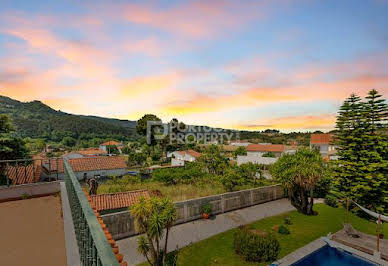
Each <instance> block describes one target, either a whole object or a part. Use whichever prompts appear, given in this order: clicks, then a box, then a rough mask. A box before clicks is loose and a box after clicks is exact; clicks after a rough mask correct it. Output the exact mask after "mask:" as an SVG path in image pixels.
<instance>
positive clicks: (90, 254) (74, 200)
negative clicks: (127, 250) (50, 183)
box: [64, 160, 119, 266]
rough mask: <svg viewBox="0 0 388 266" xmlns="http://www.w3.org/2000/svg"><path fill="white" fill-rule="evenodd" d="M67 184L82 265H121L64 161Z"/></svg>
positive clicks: (68, 165) (71, 171) (67, 164)
mask: <svg viewBox="0 0 388 266" xmlns="http://www.w3.org/2000/svg"><path fill="white" fill-rule="evenodd" d="M64 170H65V184H66V190H67V194H68V198H69V203H70V209H71V214H72V217H73V225H74V230H75V233H76V238H77V242H78V249H79V254H80V259H81V264H82V265H97V266H99V265H104V266H105V265H112V266H115V265H117V266H118V265H119V264H118V262H117V259H116V257H115V255H114V253H113V250H112V248H111V246H110V244H109V243H108V240H107V238H106V237H105V234H104V232H103V231H102V228H101V226H100V223H99V222H98V220H97V218H96V216H95V215H94V212H93V210H92V208H91V207H90V204H89V202H88V201H87V199H86V197H85V194H84V193H83V191H82V188H81V185H80V184H79V182H78V180H77V178H76V176H75V174H74V172H73V170H72V169H71V167H70V164H69V162H68V161H67V160H64Z"/></svg>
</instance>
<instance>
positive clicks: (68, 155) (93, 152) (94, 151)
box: [62, 148, 107, 159]
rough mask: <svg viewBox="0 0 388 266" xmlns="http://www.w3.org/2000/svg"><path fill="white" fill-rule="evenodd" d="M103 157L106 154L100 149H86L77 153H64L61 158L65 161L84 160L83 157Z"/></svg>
mask: <svg viewBox="0 0 388 266" xmlns="http://www.w3.org/2000/svg"><path fill="white" fill-rule="evenodd" d="M104 155H107V152H106V151H104V150H102V149H99V148H87V149H82V150H79V151H72V152H68V153H65V154H64V155H62V157H64V158H67V159H74V158H84V157H92V156H104Z"/></svg>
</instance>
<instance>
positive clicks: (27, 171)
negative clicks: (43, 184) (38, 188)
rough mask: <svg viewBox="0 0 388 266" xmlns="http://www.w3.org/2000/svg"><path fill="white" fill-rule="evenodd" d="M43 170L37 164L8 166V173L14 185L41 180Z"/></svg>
mask: <svg viewBox="0 0 388 266" xmlns="http://www.w3.org/2000/svg"><path fill="white" fill-rule="evenodd" d="M41 170H42V168H41V167H40V165H35V164H29V165H26V166H24V165H18V166H8V167H7V169H6V174H7V176H8V178H9V179H11V182H12V184H14V185H20V184H29V183H35V182H38V181H39V177H40V173H41Z"/></svg>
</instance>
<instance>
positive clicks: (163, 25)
mask: <svg viewBox="0 0 388 266" xmlns="http://www.w3.org/2000/svg"><path fill="white" fill-rule="evenodd" d="M239 11H241V12H239ZM266 12H268V2H267V1H261V2H260V3H258V2H246V3H244V5H241V4H239V3H236V2H233V1H217V0H213V1H206V2H204V1H192V2H185V3H180V4H179V5H178V6H173V7H168V8H163V9H162V8H157V7H155V6H149V5H144V4H128V5H126V6H125V7H124V11H123V17H124V18H125V19H126V20H128V21H130V22H133V23H136V24H142V25H147V26H150V27H153V28H157V29H161V30H165V31H168V32H171V33H175V34H179V35H183V36H186V37H191V38H200V37H209V36H211V35H213V34H218V33H219V32H221V31H226V30H230V29H235V28H237V27H240V26H242V25H244V24H246V23H247V22H248V21H250V20H252V19H262V18H263V17H264V16H265V13H266Z"/></svg>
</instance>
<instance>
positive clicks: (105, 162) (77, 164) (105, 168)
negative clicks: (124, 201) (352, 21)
mask: <svg viewBox="0 0 388 266" xmlns="http://www.w3.org/2000/svg"><path fill="white" fill-rule="evenodd" d="M68 160H69V164H70V166H71V168H72V169H73V172H74V174H75V175H76V176H77V178H78V179H79V180H81V179H84V178H85V177H86V178H92V177H103V176H122V175H124V174H125V173H126V169H127V162H126V160H125V158H124V157H122V156H95V157H83V158H73V159H68ZM43 171H44V173H45V174H46V176H47V177H51V178H55V177H57V176H58V179H63V178H64V167H63V159H61V158H51V159H46V160H44V163H43Z"/></svg>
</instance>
